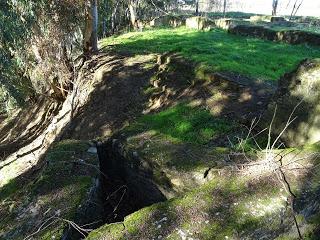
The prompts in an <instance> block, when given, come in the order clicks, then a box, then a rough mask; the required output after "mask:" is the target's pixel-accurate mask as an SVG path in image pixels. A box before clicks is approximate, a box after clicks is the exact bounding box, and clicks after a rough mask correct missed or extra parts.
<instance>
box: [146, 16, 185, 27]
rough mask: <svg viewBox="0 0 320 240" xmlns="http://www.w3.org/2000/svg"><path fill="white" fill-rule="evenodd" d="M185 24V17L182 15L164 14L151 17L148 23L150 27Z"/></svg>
mask: <svg viewBox="0 0 320 240" xmlns="http://www.w3.org/2000/svg"><path fill="white" fill-rule="evenodd" d="M185 24H186V18H185V17H183V16H179V17H178V16H171V15H165V16H161V17H157V18H155V19H153V20H152V21H151V22H150V23H149V25H150V27H180V26H184V25H185Z"/></svg>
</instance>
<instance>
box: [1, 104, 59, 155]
mask: <svg viewBox="0 0 320 240" xmlns="http://www.w3.org/2000/svg"><path fill="white" fill-rule="evenodd" d="M58 111H59V104H57V103H54V102H51V101H50V100H49V101H48V99H45V98H42V99H40V100H39V101H38V102H37V103H33V104H32V105H31V106H27V107H26V108H25V109H23V110H20V111H19V112H17V113H15V114H14V115H13V116H11V117H10V118H9V119H6V120H4V121H1V122H0V156H1V157H2V158H5V157H6V156H8V155H10V154H12V153H14V152H15V151H17V150H19V149H20V148H21V147H23V146H25V145H27V144H29V143H31V142H32V141H33V140H35V139H36V138H37V137H38V136H39V135H40V134H42V133H43V131H44V130H45V129H46V127H47V126H48V125H49V123H50V121H51V120H52V118H53V117H54V116H55V115H56V114H57V112H58Z"/></svg>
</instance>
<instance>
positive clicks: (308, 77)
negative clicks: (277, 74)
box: [262, 59, 320, 146]
mask: <svg viewBox="0 0 320 240" xmlns="http://www.w3.org/2000/svg"><path fill="white" fill-rule="evenodd" d="M319 103H320V59H313V60H304V61H302V62H301V63H300V64H299V66H298V67H297V68H296V69H295V70H294V71H292V72H290V73H288V74H285V75H284V76H283V77H282V78H281V79H280V81H279V86H278V90H277V92H276V94H275V96H274V98H273V101H272V103H270V105H269V106H268V110H267V112H266V113H265V114H264V117H263V118H262V119H263V124H262V125H264V126H266V127H268V125H269V124H270V123H271V121H272V117H273V114H274V112H275V111H276V115H275V119H274V121H273V126H272V133H273V135H275V136H278V135H279V134H280V133H281V132H282V130H283V129H284V128H285V125H286V123H287V122H288V121H289V120H290V121H291V120H293V121H292V123H290V125H289V126H288V128H287V129H286V131H285V132H284V133H283V134H282V135H281V138H282V139H283V140H284V141H285V142H286V143H287V144H288V145H290V146H297V145H304V144H313V143H316V142H318V141H320V104H319Z"/></svg>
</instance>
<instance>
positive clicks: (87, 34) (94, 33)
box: [83, 0, 98, 54]
mask: <svg viewBox="0 0 320 240" xmlns="http://www.w3.org/2000/svg"><path fill="white" fill-rule="evenodd" d="M83 36H84V37H83V40H84V43H83V52H84V54H88V53H90V52H95V51H97V50H98V1H97V0H90V1H88V2H87V4H86V24H85V30H84V34H83Z"/></svg>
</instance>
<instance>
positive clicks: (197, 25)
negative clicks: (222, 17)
mask: <svg viewBox="0 0 320 240" xmlns="http://www.w3.org/2000/svg"><path fill="white" fill-rule="evenodd" d="M214 26H215V23H214V22H213V21H212V20H211V19H209V18H205V17H190V18H187V19H186V27H187V28H192V29H197V30H205V29H210V28H212V27H214Z"/></svg>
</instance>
